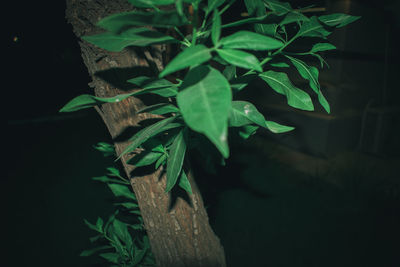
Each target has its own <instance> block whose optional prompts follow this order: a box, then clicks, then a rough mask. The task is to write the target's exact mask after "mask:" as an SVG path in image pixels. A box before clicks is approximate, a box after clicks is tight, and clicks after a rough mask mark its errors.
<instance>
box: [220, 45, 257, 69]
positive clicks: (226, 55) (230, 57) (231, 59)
mask: <svg viewBox="0 0 400 267" xmlns="http://www.w3.org/2000/svg"><path fill="white" fill-rule="evenodd" d="M217 53H218V55H219V56H220V57H221V58H222V59H223V60H225V61H226V62H228V63H230V64H232V65H234V66H238V67H242V68H245V69H254V70H256V71H259V72H261V71H262V67H261V65H260V62H259V61H258V59H257V58H256V57H255V56H254V55H253V54H250V53H247V52H244V51H240V50H235V49H218V50H217Z"/></svg>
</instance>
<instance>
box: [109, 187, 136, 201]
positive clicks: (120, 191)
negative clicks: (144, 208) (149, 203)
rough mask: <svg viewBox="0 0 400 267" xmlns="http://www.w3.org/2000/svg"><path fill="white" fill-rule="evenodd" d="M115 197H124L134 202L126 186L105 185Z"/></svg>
mask: <svg viewBox="0 0 400 267" xmlns="http://www.w3.org/2000/svg"><path fill="white" fill-rule="evenodd" d="M107 185H108V187H109V188H110V189H111V191H112V192H113V194H114V195H115V196H116V197H126V198H129V199H133V200H136V197H135V195H134V194H133V193H132V192H131V190H130V189H129V187H128V186H126V185H121V184H107Z"/></svg>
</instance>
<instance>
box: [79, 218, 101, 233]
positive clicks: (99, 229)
mask: <svg viewBox="0 0 400 267" xmlns="http://www.w3.org/2000/svg"><path fill="white" fill-rule="evenodd" d="M83 221H84V222H85V224H86V225H87V226H88V227H89V228H90V229H92V230H94V231H96V232H99V233H102V232H103V229H102V228H98V227H97V225H94V224H91V223H90V222H89V221H87V220H86V219H83Z"/></svg>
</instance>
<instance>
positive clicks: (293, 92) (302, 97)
mask: <svg viewBox="0 0 400 267" xmlns="http://www.w3.org/2000/svg"><path fill="white" fill-rule="evenodd" d="M259 76H260V78H261V79H263V80H264V81H265V82H266V83H267V84H268V85H269V86H270V87H271V88H272V89H274V90H275V92H277V93H279V94H282V95H285V96H286V98H287V101H288V105H289V106H292V107H294V108H298V109H302V110H308V111H312V110H314V105H313V103H312V101H311V97H310V96H309V95H308V94H307V93H306V92H304V91H302V90H300V89H299V88H297V87H295V86H294V85H293V84H292V82H291V81H290V80H289V77H288V76H287V74H286V73H284V72H275V71H272V70H269V71H266V72H263V73H261V74H260V75H259Z"/></svg>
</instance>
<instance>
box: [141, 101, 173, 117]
mask: <svg viewBox="0 0 400 267" xmlns="http://www.w3.org/2000/svg"><path fill="white" fill-rule="evenodd" d="M178 112H179V109H178V108H177V107H175V106H174V105H172V104H167V103H159V104H155V105H151V106H148V107H145V108H142V109H140V110H138V111H137V113H150V114H156V115H164V114H167V113H178Z"/></svg>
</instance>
